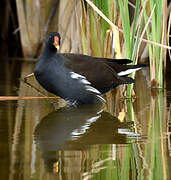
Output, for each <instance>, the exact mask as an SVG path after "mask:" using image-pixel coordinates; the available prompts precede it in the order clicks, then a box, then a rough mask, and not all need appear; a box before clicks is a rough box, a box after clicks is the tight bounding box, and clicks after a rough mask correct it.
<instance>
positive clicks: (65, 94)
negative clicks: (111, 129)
mask: <svg viewBox="0 0 171 180" xmlns="http://www.w3.org/2000/svg"><path fill="white" fill-rule="evenodd" d="M60 40H61V37H60V34H59V33H56V32H52V33H50V34H49V35H48V37H47V40H46V42H45V47H44V49H43V51H42V53H41V55H40V56H39V58H38V60H37V62H36V64H35V69H34V75H35V77H36V79H37V81H38V82H39V83H40V85H42V86H43V87H44V88H45V89H46V90H47V91H49V92H50V93H53V94H55V95H57V96H60V97H61V98H63V99H64V100H66V101H67V102H69V103H71V104H73V103H74V104H93V103H96V102H99V101H103V100H104V99H103V98H102V97H101V96H100V95H101V94H104V93H106V92H108V91H109V90H111V89H113V88H115V87H117V86H118V85H120V84H131V83H133V82H134V80H133V79H132V78H130V77H127V75H128V74H130V73H132V72H135V71H136V70H139V69H141V68H142V67H143V66H144V65H127V64H128V63H131V62H132V61H131V60H128V59H120V60H118V59H117V60H115V59H109V58H98V57H92V56H87V55H82V54H71V53H70V54H69V53H57V49H59V47H60Z"/></svg>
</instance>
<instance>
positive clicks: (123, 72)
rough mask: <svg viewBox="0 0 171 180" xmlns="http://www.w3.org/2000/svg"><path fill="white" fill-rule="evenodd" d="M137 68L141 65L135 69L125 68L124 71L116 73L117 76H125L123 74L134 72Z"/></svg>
mask: <svg viewBox="0 0 171 180" xmlns="http://www.w3.org/2000/svg"><path fill="white" fill-rule="evenodd" d="M139 69H141V67H140V68H136V69H127V70H126V71H121V72H119V73H118V76H125V75H128V74H131V73H133V72H135V71H137V70H139Z"/></svg>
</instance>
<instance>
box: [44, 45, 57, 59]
mask: <svg viewBox="0 0 171 180" xmlns="http://www.w3.org/2000/svg"><path fill="white" fill-rule="evenodd" d="M56 53H57V50H56V49H55V48H54V49H51V48H49V46H48V45H47V44H45V47H44V48H43V51H42V55H43V56H53V55H55V54H56Z"/></svg>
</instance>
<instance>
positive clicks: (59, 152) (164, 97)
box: [0, 61, 171, 180]
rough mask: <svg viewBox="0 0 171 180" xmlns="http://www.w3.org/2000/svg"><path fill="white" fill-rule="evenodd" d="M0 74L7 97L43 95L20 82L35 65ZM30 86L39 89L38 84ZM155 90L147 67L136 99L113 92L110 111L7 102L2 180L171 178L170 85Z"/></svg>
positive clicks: (1, 132)
mask: <svg viewBox="0 0 171 180" xmlns="http://www.w3.org/2000/svg"><path fill="white" fill-rule="evenodd" d="M0 67H1V71H0V96H21V97H23V96H27V97H36V96H41V95H40V93H38V92H37V91H36V90H35V89H34V88H32V87H30V86H28V85H27V84H25V83H23V82H22V81H19V79H18V78H19V77H20V75H21V76H22V77H23V76H25V75H27V74H29V73H31V72H32V71H33V65H32V63H24V64H21V63H19V62H17V61H16V62H15V63H9V62H8V63H7V62H6V63H1V64H0ZM21 68H22V71H21ZM20 71H21V72H20ZM20 73H21V74H20ZM28 82H29V83H31V84H33V85H34V86H36V87H38V84H37V83H36V81H35V79H34V77H31V78H30V79H29V80H28ZM148 84H149V80H148V68H147V69H144V70H143V71H141V72H139V73H137V77H136V83H135V92H136V99H135V100H126V99H123V98H122V99H120V98H119V95H118V93H116V92H115V91H114V92H110V93H108V94H107V95H106V100H107V103H106V104H105V105H103V106H99V105H96V106H95V105H94V106H88V105H84V106H80V107H71V106H70V107H69V106H65V103H64V101H62V100H60V99H58V100H54V99H53V100H52V99H30V100H6V101H5V100H3V101H0V162H1V163H0V174H1V176H0V177H1V178H0V179H4V180H6V179H10V180H13V179H16V180H20V179H35V180H37V179H40V180H42V179H46V180H51V179H62V180H65V179H66V180H70V179H73V180H79V179H84V180H88V179H97V180H98V179H99V180H110V179H150V180H151V179H155V180H156V179H159V180H161V179H170V178H171V175H170V171H169V169H170V168H171V159H170V157H171V138H170V135H171V116H170V113H171V105H170V104H171V101H170V97H171V93H170V91H169V88H170V86H169V85H167V90H164V91H159V90H153V91H151V89H150V88H149V85H148ZM168 84H169V83H168ZM41 91H42V90H41Z"/></svg>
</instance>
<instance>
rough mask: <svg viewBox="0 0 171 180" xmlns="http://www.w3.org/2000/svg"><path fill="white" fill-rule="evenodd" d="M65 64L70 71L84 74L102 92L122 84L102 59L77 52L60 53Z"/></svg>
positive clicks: (115, 73)
mask: <svg viewBox="0 0 171 180" xmlns="http://www.w3.org/2000/svg"><path fill="white" fill-rule="evenodd" d="M61 56H63V59H64V64H65V66H66V67H67V68H68V69H70V70H71V71H73V72H75V73H77V74H80V75H82V76H85V77H86V79H87V80H88V81H89V82H90V83H91V85H92V86H93V87H95V88H96V89H98V90H99V91H100V92H102V93H104V91H106V90H107V89H108V90H109V89H110V88H113V87H114V86H115V85H119V84H123V80H122V78H120V77H119V76H118V75H117V72H116V71H115V70H114V69H112V68H111V67H110V66H109V65H108V64H107V63H105V62H104V61H103V60H101V59H100V60H96V59H94V58H93V57H90V56H84V55H77V54H61Z"/></svg>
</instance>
